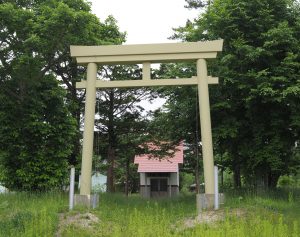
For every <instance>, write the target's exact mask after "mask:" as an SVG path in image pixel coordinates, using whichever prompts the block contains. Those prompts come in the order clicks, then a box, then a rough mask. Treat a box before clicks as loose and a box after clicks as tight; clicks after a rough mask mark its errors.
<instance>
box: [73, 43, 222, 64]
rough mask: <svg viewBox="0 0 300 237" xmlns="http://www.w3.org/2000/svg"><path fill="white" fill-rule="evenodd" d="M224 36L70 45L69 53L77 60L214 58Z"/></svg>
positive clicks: (220, 48)
mask: <svg viewBox="0 0 300 237" xmlns="http://www.w3.org/2000/svg"><path fill="white" fill-rule="evenodd" d="M222 46H223V40H214V41H204V42H184V43H164V44H133V45H101V46H76V45H71V46H70V49H71V56H72V57H76V59H77V62H78V63H79V64H88V63H92V62H93V63H97V64H126V63H128V64H132V63H142V62H150V63H160V62H174V61H187V60H197V59H199V58H216V56H217V52H220V51H222Z"/></svg>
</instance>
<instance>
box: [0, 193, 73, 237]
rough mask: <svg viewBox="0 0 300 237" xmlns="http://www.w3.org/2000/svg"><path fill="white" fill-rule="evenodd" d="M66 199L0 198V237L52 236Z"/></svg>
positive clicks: (56, 196) (45, 196)
mask: <svg viewBox="0 0 300 237" xmlns="http://www.w3.org/2000/svg"><path fill="white" fill-rule="evenodd" d="M66 204H67V198H66V196H65V195H61V194H59V193H46V194H45V193H44V194H36V193H35V194H29V193H12V194H1V195H0V237H2V236H3V237H10V236H13V237H19V236H24V237H27V236H28V237H35V236H36V237H42V236H43V237H44V236H45V237H48V236H49V237H50V236H51V237H52V236H54V234H55V232H56V229H57V225H58V213H59V212H62V211H66V210H67V209H66V208H67V205H66Z"/></svg>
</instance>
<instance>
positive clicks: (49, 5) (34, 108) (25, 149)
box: [0, 0, 125, 189]
mask: <svg viewBox="0 0 300 237" xmlns="http://www.w3.org/2000/svg"><path fill="white" fill-rule="evenodd" d="M0 3H1V5H0V46H1V50H0V94H1V101H3V104H1V134H0V136H1V138H2V144H1V147H0V155H1V161H3V162H2V165H3V166H4V168H5V170H7V172H6V173H7V175H12V174H14V173H15V172H16V170H17V169H19V170H20V171H18V172H19V173H20V175H21V178H20V180H19V181H18V182H15V183H11V184H8V185H9V186H10V187H12V188H16V189H35V188H38V189H44V188H47V187H46V186H47V181H45V180H46V178H44V180H43V179H42V178H37V177H38V176H39V173H41V171H40V170H39V169H40V168H39V169H36V168H34V167H35V166H36V167H40V165H39V164H41V165H42V164H43V162H46V163H47V165H49V169H54V168H53V167H52V168H51V165H52V166H54V165H55V164H54V163H56V164H57V165H59V164H61V166H59V167H60V168H61V169H58V171H57V176H56V177H55V175H54V173H53V172H52V173H51V174H52V175H53V179H54V180H55V179H56V178H57V180H58V179H61V177H62V176H63V175H62V174H61V173H62V170H63V169H64V168H66V165H64V164H68V163H71V164H76V163H77V160H78V156H79V153H80V144H79V139H80V133H79V126H80V113H81V108H82V101H83V99H84V97H85V94H84V93H82V92H77V91H76V87H75V84H76V81H79V80H81V79H83V78H84V77H85V73H86V71H85V68H84V67H80V66H78V65H77V64H76V62H75V61H74V60H73V59H71V57H70V53H69V49H70V45H71V44H74V45H76V44H79V45H95V44H120V43H121V42H123V41H124V37H125V34H123V33H120V32H119V29H118V27H117V25H116V22H115V20H114V19H113V18H112V17H109V18H108V19H107V20H106V21H105V22H104V23H101V22H100V21H99V19H98V18H97V17H96V16H95V15H93V14H91V13H90V5H89V4H88V3H87V2H86V1H84V0H76V1H73V0H62V1H58V0H45V1H34V0H25V1H9V0H6V1H0ZM53 78H55V79H56V80H59V81H60V82H62V84H61V83H59V84H58V83H54V82H53ZM47 84H49V85H48V87H47ZM61 86H63V87H64V88H66V89H67V90H66V92H67V93H66V94H64V93H63V92H62V91H61ZM47 88H48V89H47ZM45 93H50V94H49V95H48V97H49V98H48V100H49V101H48V100H47V97H46V95H45ZM30 94H32V97H30ZM55 101H57V108H56V109H51V106H52V107H53V106H55V104H53V103H56V102H55ZM61 102H62V103H61ZM45 111H49V112H51V114H49V115H47V116H48V117H46V115H45V113H46V112H45ZM70 113H71V115H72V117H73V118H75V121H76V122H77V128H78V129H77V133H76V136H73V133H74V121H73V120H72V119H71V118H70ZM31 114H32V116H29V115H31ZM47 114H48V112H47ZM12 115H17V116H16V117H15V118H18V121H16V119H14V120H12V119H11V120H10V116H12ZM43 116H44V117H43ZM63 116H65V118H63ZM43 118H44V121H43ZM50 118H51V119H50ZM47 119H49V121H48V120H47ZM48 123H49V126H50V125H51V129H50V128H45V129H44V127H46V124H48ZM33 124H35V126H36V127H37V128H36V129H37V130H38V131H35V130H34V129H33V130H32V131H35V134H36V142H37V143H36V144H34V141H32V144H31V143H30V142H29V140H30V139H31V137H30V136H32V132H31V133H29V132H23V130H24V131H25V130H26V128H27V126H28V128H27V130H30V129H29V128H30V127H32V126H33ZM71 124H72V126H71ZM55 127H56V130H55V132H54V131H53V130H52V128H53V129H54V128H55ZM21 128H22V129H21ZM23 128H24V129H23ZM64 129H66V130H67V131H64ZM8 131H15V133H14V132H12V134H14V136H17V137H18V139H12V138H11V139H8V140H7V141H4V139H5V137H6V136H7V133H8ZM59 131H61V132H59ZM47 132H49V133H47ZM53 134H55V136H56V138H55V137H54V136H53ZM66 134H68V135H66ZM8 137H10V136H8ZM45 139H46V141H45ZM47 139H48V140H47ZM42 141H44V143H45V144H47V147H49V152H50V150H52V149H57V153H55V154H52V155H54V157H52V158H53V159H52V158H50V157H48V155H49V156H51V153H47V152H48V151H44V149H45V146H44V145H43V146H42V145H41V144H40V143H39V142H42ZM62 141H64V142H65V143H67V144H65V147H63V146H61V145H60V143H59V142H62ZM39 144H40V145H39ZM15 146H18V147H19V152H17V150H18V149H16V151H15V152H16V153H12V152H13V151H14V147H15ZM71 149H72V151H71V152H70V150H71ZM23 156H24V157H26V159H25V158H24V157H23ZM28 157H31V158H32V159H31V160H29V158H28ZM58 158H60V159H61V160H60V162H61V163H60V162H57V159H58ZM9 160H11V162H8V161H9ZM27 161H28V162H27ZM42 161H43V162H42ZM51 162H53V164H52V163H51ZM26 166H28V167H29V166H31V167H33V168H28V167H27V168H28V170H31V173H30V174H29V173H28V174H27V172H28V170H26V169H27V168H26ZM43 167H44V169H45V170H47V169H48V168H47V166H43ZM8 171H9V172H8ZM14 171H15V172H14ZM34 172H37V173H36V174H35V173H34ZM25 173H26V174H27V178H26V179H25V178H24V177H25ZM45 173H47V172H45ZM36 176H37V177H36ZM48 176H49V177H50V176H51V175H50V173H49V174H48ZM22 177H23V178H22ZM9 181H10V180H9V177H8V176H7V177H6V182H9ZM12 182H13V181H12ZM57 182H58V181H55V182H54V181H53V182H50V181H49V183H48V184H49V185H48V186H49V187H50V186H51V187H53V186H54V185H56V184H57ZM54 183H55V184H54ZM43 185H44V186H43Z"/></svg>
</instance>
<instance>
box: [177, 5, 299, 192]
mask: <svg viewBox="0 0 300 237" xmlns="http://www.w3.org/2000/svg"><path fill="white" fill-rule="evenodd" d="M189 2H197V1H188V3H189ZM189 7H202V6H200V5H199V6H196V5H195V4H189ZM205 9H206V10H205V12H204V13H203V14H202V13H201V14H200V15H199V18H198V19H197V20H195V21H194V22H187V24H186V26H184V27H180V28H178V29H177V30H176V32H175V34H174V36H173V38H180V39H183V40H185V41H199V40H200V41H203V40H213V39H219V38H222V39H224V49H223V52H222V54H220V56H219V58H218V60H216V61H215V62H210V63H209V65H210V69H209V70H210V71H211V73H213V74H216V75H218V76H219V77H220V84H219V85H218V86H216V87H213V88H212V89H210V92H211V104H212V123H213V129H214V141H215V147H216V148H217V152H218V153H220V157H222V154H228V155H229V157H230V159H227V160H226V162H225V164H226V165H227V166H228V167H229V168H230V169H231V170H232V171H233V173H234V181H235V185H236V186H240V185H241V175H243V176H244V177H245V178H246V181H247V182H249V183H250V184H252V185H258V184H259V183H262V184H263V185H265V186H272V187H274V186H275V185H276V183H277V180H278V178H279V176H280V175H281V174H286V173H289V172H292V171H294V170H295V167H296V165H297V164H299V159H296V156H294V152H293V151H294V150H295V149H294V147H295V143H296V142H297V141H298V142H299V128H300V127H299V112H300V111H299V109H300V108H299V106H298V105H299V102H300V101H299V98H300V96H299V95H300V93H299V92H300V90H299V88H300V84H299V75H300V74H299V70H300V64H299V62H300V54H299V49H300V47H299V45H300V44H299V42H300V41H299V38H300V35H299V32H300V31H299V23H300V18H299V15H300V14H299V13H300V12H299V11H300V8H299V3H298V2H297V1H288V0H286V1H282V0H260V1H258V0H257V1H246V0H236V1H232V0H225V1H224V0H222V1H221V0H215V1H211V3H210V5H209V6H207V7H206V8H205ZM201 11H202V9H201ZM259 179H260V180H259ZM258 180H259V182H258Z"/></svg>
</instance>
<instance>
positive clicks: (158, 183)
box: [150, 178, 168, 198]
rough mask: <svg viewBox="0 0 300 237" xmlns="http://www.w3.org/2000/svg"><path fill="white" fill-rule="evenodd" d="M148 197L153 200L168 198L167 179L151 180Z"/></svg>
mask: <svg viewBox="0 0 300 237" xmlns="http://www.w3.org/2000/svg"><path fill="white" fill-rule="evenodd" d="M150 190H151V193H150V196H151V197H153V198H158V197H168V179H167V178H151V179H150Z"/></svg>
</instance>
